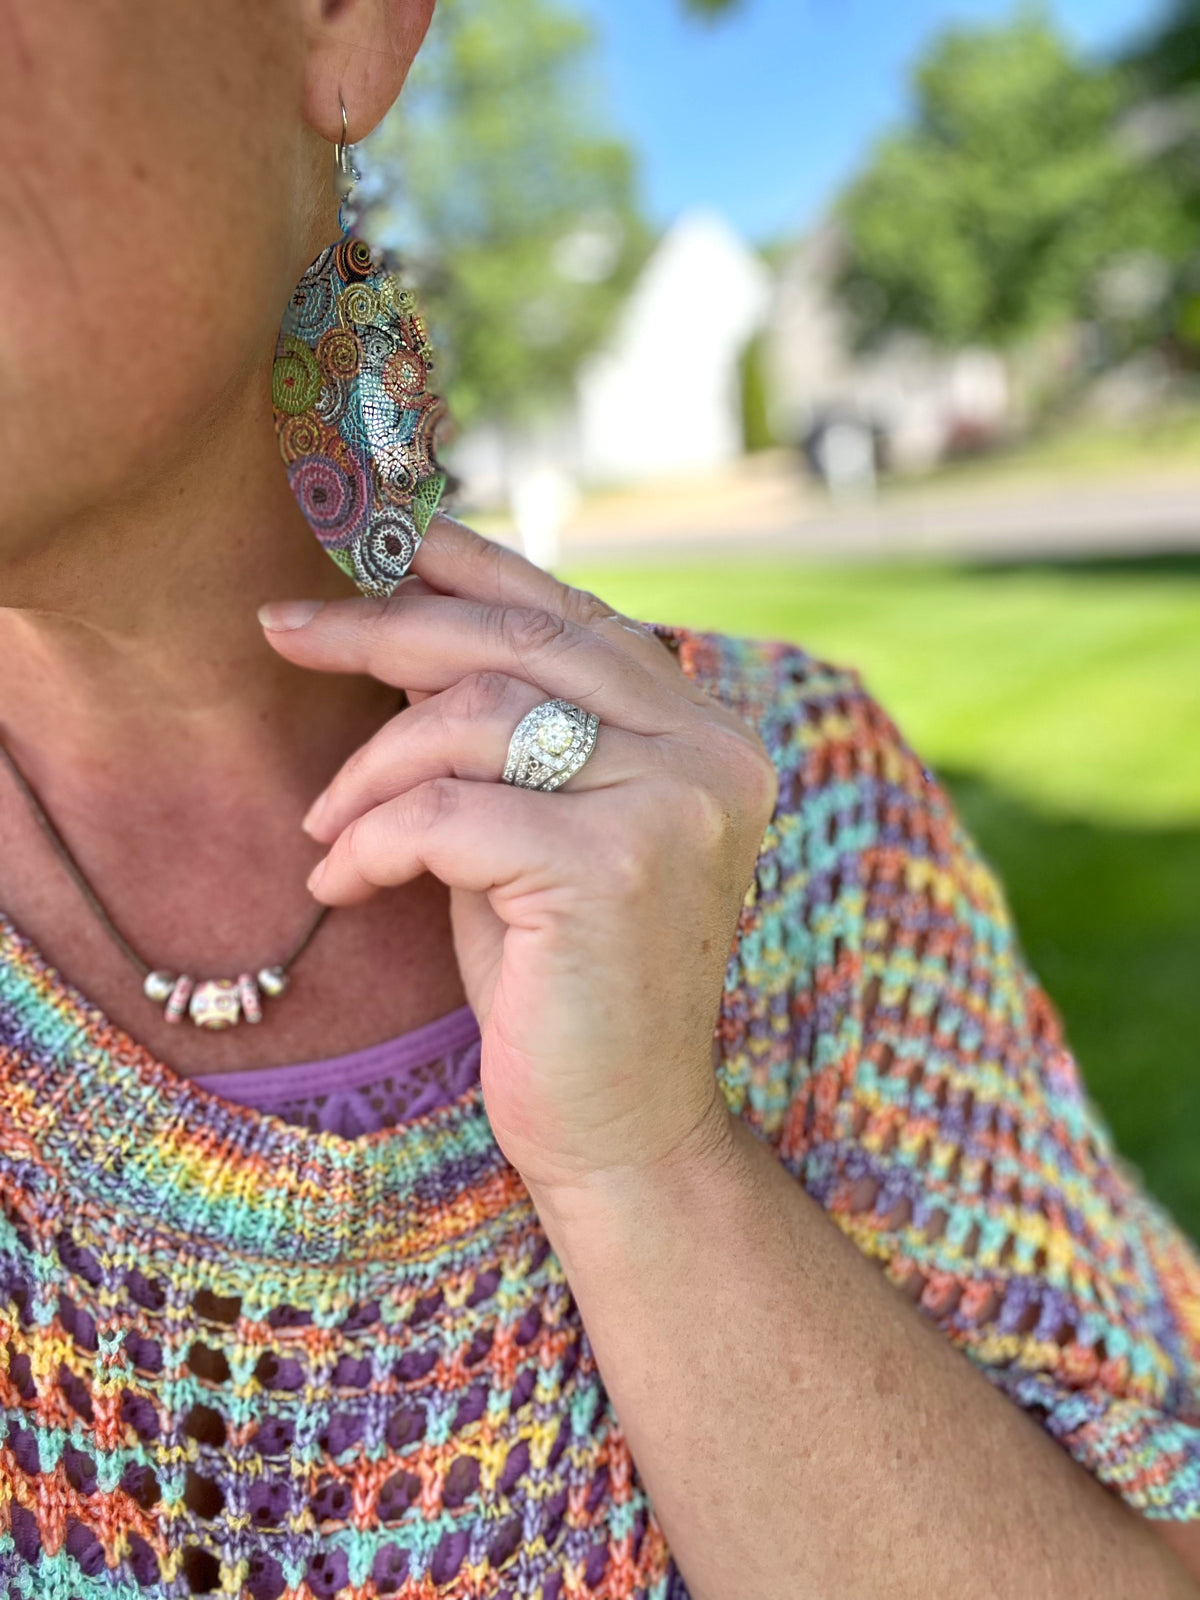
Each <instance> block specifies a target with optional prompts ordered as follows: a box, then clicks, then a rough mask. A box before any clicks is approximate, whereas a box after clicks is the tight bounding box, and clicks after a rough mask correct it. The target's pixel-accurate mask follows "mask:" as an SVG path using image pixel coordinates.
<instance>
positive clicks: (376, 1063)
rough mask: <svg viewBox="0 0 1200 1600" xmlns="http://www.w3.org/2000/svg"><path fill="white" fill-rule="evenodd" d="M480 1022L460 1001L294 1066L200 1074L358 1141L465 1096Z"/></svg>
mask: <svg viewBox="0 0 1200 1600" xmlns="http://www.w3.org/2000/svg"><path fill="white" fill-rule="evenodd" d="M479 1051H480V1039H479V1027H478V1024H477V1023H476V1021H475V1014H474V1012H473V1011H472V1010H471V1008H470V1006H460V1007H459V1009H458V1010H457V1011H450V1012H448V1013H447V1014H446V1015H445V1016H444V1017H438V1018H437V1020H436V1021H434V1022H429V1023H426V1024H425V1026H424V1027H422V1028H413V1029H412V1030H411V1031H410V1032H409V1033H402V1034H400V1035H399V1036H398V1037H397V1038H395V1039H387V1040H385V1041H384V1043H383V1044H375V1045H371V1046H369V1048H367V1049H366V1050H353V1051H351V1052H350V1054H349V1055H344V1056H329V1057H327V1058H326V1059H325V1060H322V1061H301V1062H297V1063H296V1064H295V1065H294V1066H286V1067H254V1068H252V1069H250V1070H248V1071H245V1072H217V1073H209V1074H206V1075H205V1076H202V1077H198V1078H195V1079H194V1080H193V1081H194V1082H195V1083H196V1084H198V1085H199V1087H200V1088H201V1089H207V1090H208V1091H209V1092H210V1093H212V1094H217V1095H220V1096H221V1098H222V1099H223V1100H231V1101H233V1102H234V1103H235V1104H236V1105H241V1106H250V1107H252V1108H253V1109H254V1110H255V1111H264V1112H267V1113H269V1114H270V1115H271V1116H276V1117H281V1118H282V1119H283V1120H284V1121H285V1122H293V1123H296V1124H297V1125H299V1126H300V1127H306V1128H309V1129H310V1130H312V1131H313V1132H314V1133H318V1132H319V1133H336V1134H338V1135H340V1137H342V1138H343V1139H356V1138H358V1137H360V1136H361V1135H362V1134H365V1133H376V1132H378V1130H379V1129H380V1128H391V1127H396V1126H397V1125H399V1124H400V1123H404V1122H411V1121H412V1120H413V1118H414V1117H420V1116H424V1115H425V1114H426V1113H427V1112H429V1111H433V1110H435V1109H436V1108H437V1107H438V1106H441V1105H447V1104H449V1102H450V1101H452V1100H457V1099H458V1097H459V1095H461V1094H464V1093H465V1092H466V1090H467V1089H469V1088H470V1087H471V1085H472V1084H473V1083H477V1082H478V1081H479Z"/></svg>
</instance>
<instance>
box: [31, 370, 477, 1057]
mask: <svg viewBox="0 0 1200 1600" xmlns="http://www.w3.org/2000/svg"><path fill="white" fill-rule="evenodd" d="M266 382H267V374H266V373H260V374H258V375H257V377H256V380H255V382H254V383H253V384H249V385H247V390H246V394H245V396H244V397H243V400H242V403H241V404H240V405H239V404H234V403H230V404H229V405H228V406H226V407H225V408H223V411H222V414H221V416H219V417H217V418H216V419H214V420H213V421H212V422H211V424H210V425H209V426H207V427H206V428H204V429H202V430H198V431H197V436H196V438H195V439H193V440H192V441H189V443H188V446H187V448H185V449H183V450H181V451H180V453H179V458H178V460H177V461H175V462H172V463H160V464H159V465H158V469H157V470H156V471H155V472H153V473H147V474H145V477H144V483H143V486H142V487H141V488H140V489H139V490H138V491H137V492H136V493H133V492H131V493H129V494H128V495H127V496H126V497H124V499H122V500H121V501H120V502H119V503H117V502H111V503H108V504H105V505H103V506H96V507H92V508H86V509H84V510H82V511H81V512H80V513H79V515H78V516H75V517H72V518H71V519H70V520H69V521H68V522H66V523H63V524H59V525H58V526H56V527H54V528H50V529H46V530H39V531H38V534H37V536H36V537H35V536H33V535H32V534H31V533H30V532H29V531H28V530H26V531H25V536H24V537H23V539H22V540H21V541H20V543H21V550H20V553H19V554H18V555H14V556H10V558H9V559H8V560H7V561H6V562H4V564H3V566H2V567H0V594H2V595H3V597H4V599H5V600H6V602H7V608H6V609H3V610H0V732H2V734H3V737H4V738H5V740H6V741H7V742H8V744H9V747H10V749H11V750H12V752H13V754H14V755H15V756H16V759H17V761H18V763H19V765H20V766H21V767H22V768H23V769H24V771H25V772H26V774H27V775H28V777H29V778H30V779H31V780H32V782H33V785H34V787H35V789H36V790H37V791H38V792H39V794H40V796H41V798H42V799H43V801H44V802H45V804H46V807H47V810H48V811H49V813H50V815H51V817H52V818H53V820H54V821H55V823H56V824H57V826H58V827H59V829H60V831H61V832H62V833H63V835H64V837H65V838H66V840H67V843H68V845H69V847H70V849H71V851H72V853H73V854H74V855H75V857H76V859H77V860H78V862H79V863H80V865H81V866H82V867H83V869H84V871H85V873H86V875H87V876H88V878H89V879H90V880H91V882H92V884H93V886H94V887H95V889H96V891H97V892H98V893H99V895H100V898H101V900H102V902H103V903H104V905H105V906H106V908H107V910H108V911H109V914H110V915H111V916H112V917H113V918H114V919H115V921H116V922H117V925H118V926H119V927H121V928H122V930H123V932H124V933H125V934H126V935H127V936H128V937H129V938H130V940H131V941H132V943H133V945H134V948H135V949H137V950H139V951H140V952H141V953H142V954H143V955H144V957H145V959H146V960H147V961H148V962H149V963H150V964H151V965H152V966H156V967H166V968H170V969H171V970H172V971H183V972H191V973H193V974H197V975H201V976H204V975H207V976H220V975H222V974H226V973H236V972H238V971H239V970H244V969H245V968H246V967H247V966H248V967H249V968H250V969H251V970H253V969H254V968H255V967H256V966H257V965H260V964H263V963H266V962H269V961H277V960H279V959H280V958H281V955H282V954H283V952H285V951H286V950H287V949H289V948H290V947H292V946H294V944H295V943H296V940H297V939H298V937H299V936H300V934H301V933H302V932H303V930H304V928H305V927H306V926H307V924H308V923H309V922H310V920H311V918H312V916H313V914H314V912H315V910H316V907H315V905H314V902H313V900H312V898H311V896H310V895H309V894H308V891H307V889H306V888H305V879H306V877H307V875H308V873H309V871H310V870H311V868H312V867H313V865H314V864H315V862H316V861H317V859H318V857H319V856H320V854H321V848H320V847H319V846H318V845H316V844H315V843H314V842H313V841H312V840H311V839H309V838H308V837H307V835H305V834H304V833H303V832H302V831H301V828H300V820H301V818H302V817H303V815H304V813H305V811H306V810H307V808H308V806H309V804H310V803H311V801H312V800H313V799H314V798H315V796H316V794H317V793H318V792H319V790H320V789H321V788H322V787H324V785H325V784H326V783H327V782H328V781H329V780H330V778H332V777H333V775H334V773H335V772H336V770H337V768H338V766H339V765H340V764H341V763H342V762H343V761H344V760H345V759H346V758H347V757H348V756H349V755H350V754H351V753H352V752H353V751H354V750H355V749H356V748H357V747H358V746H359V745H360V744H362V743H363V742H364V741H365V740H366V739H368V738H369V737H370V736H371V734H372V733H373V732H374V731H375V730H376V729H377V728H378V727H379V726H380V725H381V724H382V723H383V722H384V721H385V720H386V719H387V717H388V716H389V715H391V714H392V713H393V712H394V711H395V710H396V709H397V707H398V702H399V695H398V692H397V691H396V690H395V689H392V688H388V687H385V686H384V685H381V684H379V683H377V682H375V681H374V680H372V679H369V678H362V677H355V676H344V677H342V676H337V675H326V674H315V673H304V672H301V671H299V670H298V669H296V668H294V667H291V666H289V665H288V664H287V663H286V662H284V661H283V660H282V659H281V658H280V657H279V656H278V655H276V653H275V652H274V651H273V650H271V649H270V648H269V647H268V645H267V644H266V643H265V641H264V640H263V638H262V634H261V630H260V629H259V625H258V622H257V619H256V615H255V612H256V608H257V607H258V605H259V604H260V603H261V602H262V601H264V600H268V599H282V598H285V597H292V598H298V597H302V596H312V597H320V596H335V595H339V594H346V593H353V589H352V586H351V585H350V584H349V581H348V580H347V579H346V578H345V577H344V576H343V575H342V574H341V573H340V572H339V571H338V569H337V568H336V567H335V566H334V564H333V563H332V562H331V561H330V560H329V559H328V557H327V556H325V555H324V554H323V553H322V551H321V549H320V547H319V546H318V544H317V542H316V540H315V539H314V538H313V536H312V533H311V532H310V530H309V528H308V525H307V523H306V522H305V521H304V519H303V517H302V516H301V513H300V512H299V510H298V508H297V507H296V504H295V502H294V500H293V499H292V496H291V493H290V491H289V489H288V486H287V480H286V476H285V474H284V470H283V466H282V463H281V462H280V459H279V454H278V449H277V446H276V443H275V436H274V429H273V427H272V423H271V416H270V410H269V406H267V405H264V403H263V401H262V398H261V397H262V395H263V394H265V393H266V392H268V391H267V389H266ZM6 543H7V548H8V549H9V550H10V551H11V550H12V549H13V546H14V541H12V540H7V541H6ZM0 907H2V908H3V909H4V911H5V912H7V913H8V914H9V915H10V916H11V917H12V919H13V920H14V921H15V922H16V923H17V925H18V926H19V927H21V928H23V929H24V931H25V932H26V933H28V934H29V935H30V936H31V937H32V938H33V939H34V940H35V942H37V943H38V944H39V945H40V946H41V948H42V949H43V950H44V951H45V952H46V953H47V954H48V955H49V957H50V959H51V960H52V961H53V962H54V963H55V964H57V965H58V966H60V967H61V968H62V970H64V971H65V972H66V973H67V974H68V976H70V977H71V979H72V981H74V982H75V983H77V984H78V986H79V987H80V988H82V989H83V991H84V993H85V994H87V995H89V996H90V997H91V998H92V999H94V1000H95V1001H96V1002H97V1003H98V1004H99V1005H100V1006H101V1007H102V1008H103V1009H104V1010H106V1011H107V1013H108V1015H109V1016H110V1017H112V1018H114V1019H115V1020H116V1021H117V1022H118V1023H120V1024H121V1025H122V1026H126V1027H128V1028H130V1030H131V1031H132V1032H133V1033H134V1034H135V1035H136V1036H137V1037H139V1038H141V1039H142V1040H143V1041H144V1042H145V1043H146V1044H147V1045H148V1046H149V1047H150V1048H151V1049H152V1050H155V1051H157V1052H159V1053H160V1054H163V1058H164V1059H166V1060H169V1061H171V1062H172V1064H174V1065H176V1066H178V1067H180V1068H181V1069H183V1070H188V1071H218V1070H223V1069H224V1068H227V1067H229V1066H257V1065H266V1064H270V1063H273V1062H278V1061H286V1060H299V1059H309V1058H312V1057H314V1056H319V1055H324V1054H339V1053H342V1052H344V1051H346V1050H350V1049H357V1048H359V1047H361V1046H363V1045H366V1044H373V1043H376V1042H378V1041H379V1040H380V1039H383V1038H387V1037H389V1036H390V1035H392V1034H394V1033H398V1032H400V1031H402V1030H403V1029H405V1028H408V1027H415V1026H418V1025H420V1024H421V1023H423V1022H428V1021H430V1020H432V1018H434V1017H436V1016H439V1015H442V1014H443V1013H444V1012H446V1011H449V1010H452V1009H453V1008H454V1007H455V1006H456V1005H460V1004H461V1003H462V1000H463V995H462V986H461V980H460V978H459V976H458V971H457V967H456V964H455V960H454V953H453V948H452V943H451V935H450V922H449V906H448V897H447V894H446V891H445V890H444V888H443V887H442V885H441V884H438V883H436V882H435V881H434V880H433V879H431V878H428V877H426V878H423V879H420V880H417V881H416V882H414V883H412V884H408V885H405V886H403V887H402V888H399V889H396V890H391V891H388V892H387V893H385V894H381V895H379V896H377V897H376V898H375V899H373V900H372V901H370V902H369V903H367V904H366V905H363V906H356V907H353V908H350V909H348V910H340V911H338V912H337V913H336V914H335V915H334V916H332V917H330V918H329V920H328V922H327V924H326V926H325V927H324V928H323V929H322V931H321V933H320V935H319V936H318V939H317V941H316V942H315V943H314V946H313V948H312V950H311V952H309V953H306V955H305V957H304V959H303V962H302V971H300V972H299V973H298V977H297V982H296V983H295V985H294V986H293V989H292V990H291V991H289V994H288V996H287V997H286V1001H283V1002H279V1003H278V1004H275V1003H272V1004H271V1005H270V1006H269V1007H268V1009H267V1012H266V1015H265V1017H264V1021H263V1022H262V1023H261V1024H260V1025H259V1026H258V1027H256V1028H252V1029H245V1028H238V1029H234V1030H232V1031H231V1033H230V1034H229V1035H228V1036H227V1035H225V1034H216V1035H210V1036H201V1034H200V1032H199V1031H198V1030H195V1029H191V1028H170V1027H167V1026H166V1025H165V1024H164V1023H163V1020H162V1018H161V1015H160V1008H155V1007H153V1006H150V1005H148V1003H147V1001H146V1000H145V998H144V997H143V996H142V993H141V987H140V979H139V978H138V976H137V974H136V972H134V971H133V969H131V968H130V967H129V966H128V963H127V962H125V961H124V959H123V957H122V956H121V955H120V954H119V952H118V951H116V949H115V948H114V947H113V946H112V943H111V941H110V940H109V939H108V938H107V936H106V935H105V934H104V933H103V931H102V930H101V929H100V927H99V926H98V925H97V923H96V921H95V919H94V918H93V917H91V916H89V915H88V914H87V913H86V912H85V911H84V909H83V907H82V904H81V902H80V899H79V896H78V893H77V891H76V890H75V888H74V886H73V885H72V883H71V882H70V879H69V878H68V876H67V875H66V873H65V872H64V870H63V867H62V863H61V862H59V861H57V860H56V859H55V856H54V854H53V852H52V850H51V849H50V847H49V846H48V844H47V842H46V841H45V839H44V838H43V837H42V836H41V834H40V832H39V830H38V828H37V825H36V822H34V820H33V819H32V818H31V816H30V814H29V810H28V807H27V806H26V804H25V802H24V800H23V799H22V797H21V795H20V793H19V792H18V790H17V788H16V786H15V784H14V783H13V782H12V780H11V778H9V777H7V776H6V775H5V774H4V773H3V772H0Z"/></svg>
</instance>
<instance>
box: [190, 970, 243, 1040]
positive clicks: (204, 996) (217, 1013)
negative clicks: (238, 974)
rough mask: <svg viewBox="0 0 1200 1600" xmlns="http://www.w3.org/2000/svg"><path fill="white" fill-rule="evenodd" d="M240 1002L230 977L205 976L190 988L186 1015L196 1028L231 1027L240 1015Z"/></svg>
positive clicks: (234, 984) (234, 983)
mask: <svg viewBox="0 0 1200 1600" xmlns="http://www.w3.org/2000/svg"><path fill="white" fill-rule="evenodd" d="M241 1009H242V1003H241V999H240V997H239V995H238V986H237V983H236V982H235V981H234V979H232V978H206V979H205V980H204V982H203V983H198V984H197V985H196V987H195V988H194V989H193V990H192V1000H191V1004H190V1005H189V1006H188V1015H189V1016H190V1017H191V1019H192V1021H193V1022H194V1023H195V1024H196V1026H197V1027H198V1028H231V1027H232V1026H233V1024H234V1023H235V1022H237V1020H238V1018H239V1017H240V1016H241Z"/></svg>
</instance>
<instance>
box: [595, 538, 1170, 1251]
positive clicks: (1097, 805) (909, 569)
mask: <svg viewBox="0 0 1200 1600" xmlns="http://www.w3.org/2000/svg"><path fill="white" fill-rule="evenodd" d="M566 576H568V577H569V578H570V579H571V581H573V582H580V583H584V584H586V586H587V587H589V588H591V589H594V590H596V591H597V593H599V594H602V595H603V596H604V597H605V598H606V599H608V600H609V601H611V602H612V603H613V604H616V605H619V606H620V607H621V608H622V609H624V610H626V611H628V612H630V613H632V614H633V615H636V616H640V617H643V618H647V619H652V620H654V621H661V622H681V623H687V624H690V625H692V626H694V627H702V628H720V629H722V630H724V631H726V632H730V633H746V634H754V635H758V636H770V637H775V638H783V639H790V640H794V641H796V642H798V643H800V644H803V645H804V646H805V647H806V648H807V649H809V650H811V651H813V652H815V653H817V654H822V655H824V656H826V657H827V658H828V659H831V660H835V661H839V662H848V663H852V664H853V665H855V666H857V667H858V668H859V669H860V670H861V671H862V672H863V673H864V675H865V677H866V680H867V683H868V685H869V686H870V687H871V689H872V690H873V691H874V692H875V694H876V695H877V696H878V697H879V698H880V699H881V700H882V701H883V702H884V703H885V704H886V705H887V706H888V708H889V710H891V712H892V713H893V715H895V716H896V717H897V719H898V720H899V722H900V724H901V726H902V727H903V729H904V731H905V733H906V734H907V736H908V737H909V739H910V740H911V741H912V742H913V744H914V745H915V746H916V747H917V749H918V750H920V752H921V753H922V755H923V756H924V757H925V759H926V760H928V761H929V762H930V763H931V764H932V765H933V766H934V767H936V768H937V769H938V770H939V772H940V774H941V776H942V777H943V778H944V779H945V780H946V781H947V782H948V783H949V785H950V786H951V788H952V790H953V792H954V794H955V796H956V798H957V800H958V803H959V805H960V806H961V808H962V810H963V813H964V815H965V816H966V818H967V821H968V823H969V824H970V826H971V827H972V829H973V830H974V832H975V835H976V837H977V838H978V839H979V841H980V842H981V844H982V846H983V848H984V850H985V852H986V853H987V854H988V856H989V857H990V859H991V860H992V862H993V863H994V864H995V865H996V866H997V868H998V869H999V871H1000V874H1001V876H1002V877H1003V879H1004V882H1005V885H1006V887H1007V889H1008V894H1009V898H1010V901H1011V902H1012V905H1013V909H1014V911H1015V914H1016V919H1017V923H1018V926H1019V927H1020V930H1021V935H1022V940H1023V942H1024V945H1025V948H1026V950H1027V952H1028V954H1029V957H1030V960H1031V961H1032V963H1033V965H1034V967H1035V968H1036V970H1037V971H1038V973H1039V975H1040V976H1041V977H1042V979H1043V980H1044V982H1045V983H1046V986H1047V988H1048V989H1049V991H1050V993H1051V994H1052V995H1053V997H1054V998H1055V1000H1056V1001H1057V1003H1058V1005H1059V1006H1060V1008H1061V1010H1062V1012H1063V1014H1064V1016H1065V1018H1066V1022H1067V1028H1068V1032H1069V1034H1070V1037H1071V1041H1072V1044H1073V1046H1074V1048H1075V1051H1076V1054H1077V1055H1078V1057H1079V1060H1080V1062H1081V1064H1082V1066H1083V1070H1084V1073H1085V1075H1086V1077H1087V1080H1088V1083H1089V1085H1090V1087H1091V1090H1092V1093H1093V1095H1094V1097H1095V1098H1096V1100H1097V1101H1098V1102H1099V1104H1100V1105H1101V1106H1102V1108H1103V1109H1104V1112H1105V1113H1106V1115H1107V1117H1108V1119H1109V1121H1110V1123H1111V1125H1112V1127H1113V1129H1114V1131H1115V1133H1116V1136H1117V1140H1118V1142H1119V1144H1120V1146H1121V1148H1122V1149H1123V1150H1124V1151H1125V1153H1126V1154H1127V1155H1128V1156H1129V1157H1130V1158H1131V1159H1132V1160H1133V1161H1134V1162H1135V1163H1136V1164H1137V1165H1138V1166H1139V1167H1140V1168H1141V1169H1142V1171H1143V1172H1144V1174H1145V1177H1146V1181H1147V1183H1148V1184H1149V1186H1150V1187H1151V1189H1152V1190H1154V1192H1155V1193H1156V1194H1158V1196H1159V1197H1160V1198H1161V1199H1162V1200H1163V1201H1164V1202H1165V1203H1166V1204H1167V1205H1168V1206H1170V1208H1171V1209H1172V1210H1173V1211H1174V1212H1175V1214H1176V1215H1177V1216H1178V1217H1179V1219H1180V1220H1181V1221H1182V1222H1183V1223H1184V1224H1185V1225H1186V1226H1187V1227H1188V1228H1189V1229H1190V1231H1191V1232H1192V1234H1193V1235H1194V1236H1195V1237H1197V1238H1200V558H1193V557H1176V558H1162V559H1149V560H1144V561H1130V562H1120V561H1096V562H1090V563H1078V564H1071V565H1067V564H1061V565H1045V566H1023V567H974V568H951V567H928V566H914V565H904V566H893V567H875V568H864V567H814V566H808V565H803V566H802V565H799V564H794V563H783V562H777V561H770V562H767V561H761V562H754V561H747V562H745V563H743V564H741V565H739V566H732V565H730V564H729V563H723V564H720V565H717V564H711V563H707V564H706V563H702V562H692V563H689V564H687V565H686V566H681V565H676V566H666V565H655V566H639V567H633V566H623V565H621V566H618V565H608V564H605V565H603V566H599V565H595V566H589V567H588V568H587V569H586V570H583V569H572V571H570V572H569V573H568V574H566Z"/></svg>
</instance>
